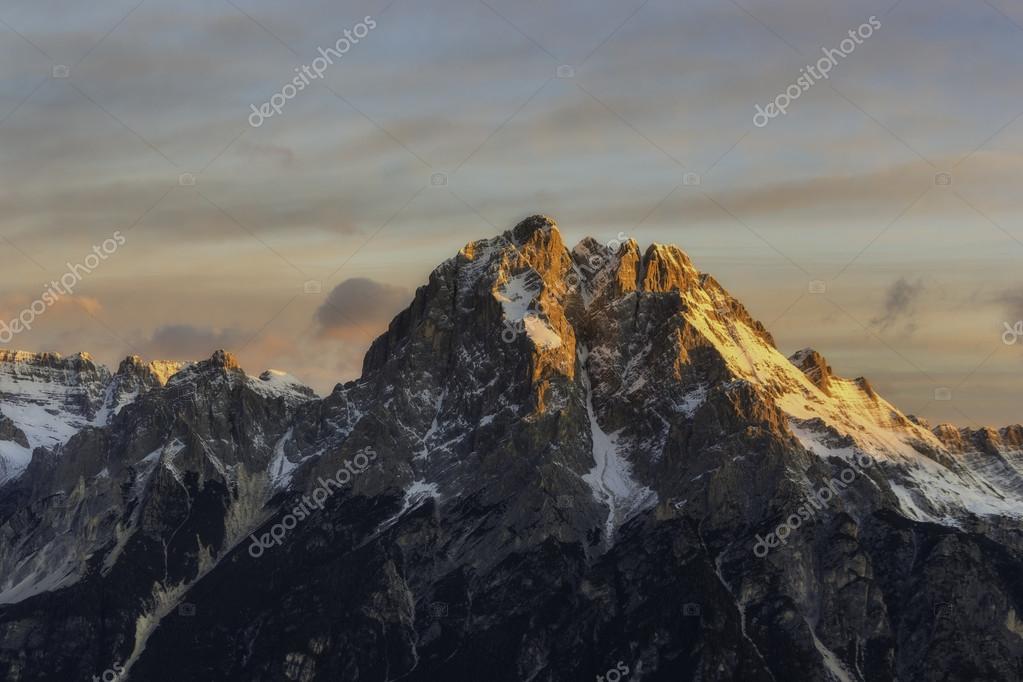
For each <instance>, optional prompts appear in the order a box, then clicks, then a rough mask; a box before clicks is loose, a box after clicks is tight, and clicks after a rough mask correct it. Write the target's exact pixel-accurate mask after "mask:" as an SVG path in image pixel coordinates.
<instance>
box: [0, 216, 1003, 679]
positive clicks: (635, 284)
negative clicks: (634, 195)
mask: <svg viewBox="0 0 1023 682" xmlns="http://www.w3.org/2000/svg"><path fill="white" fill-rule="evenodd" d="M0 415H2V416H0V677H2V678H3V679H4V680H9V681H11V682H22V681H29V680H61V681H64V680H90V679H105V680H112V679H118V680H133V681H136V680H137V681H146V682H149V681H157V680H175V681H179V680H203V681H214V680H244V681H247V682H248V681H253V680H266V681H278V680H297V681H301V682H319V681H327V680H330V681H331V682H337V681H339V680H345V681H348V680H351V681H355V680H358V681H360V682H364V681H379V682H384V681H396V680H407V681H409V682H413V681H423V682H426V681H434V680H449V681H455V680H465V681H466V682H469V681H472V682H476V681H479V680H493V681H496V682H500V681H505V680H507V681H513V680H514V681H519V680H522V681H531V682H541V681H543V682H549V681H574V680H594V679H597V680H612V681H616V680H636V681H641V680H642V681H644V682H645V681H660V680H665V681H668V680H670V681H672V682H675V681H677V680H742V681H744V682H747V681H748V682H755V681H761V680H763V681H768V680H773V681H776V682H790V681H795V680H799V681H817V680H820V681H832V682H850V681H867V680H869V681H871V682H874V681H887V680H890V681H895V680H900V681H904V682H905V681H910V680H950V681H951V680H962V681H964V682H966V681H969V682H973V681H976V680H985V681H996V680H1004V681H1010V680H1020V679H1023V522H1021V519H1023V427H1020V426H1018V425H1016V426H1008V427H1006V428H1003V429H1001V430H994V429H981V430H970V429H959V428H956V427H954V426H951V425H939V426H937V427H934V428H933V429H932V428H931V427H930V426H929V425H928V424H926V422H924V421H923V420H921V419H918V418H915V417H912V416H907V415H904V414H903V413H902V412H900V411H899V410H898V409H897V408H896V407H895V406H893V405H892V404H890V403H889V402H887V401H886V400H885V399H884V398H883V397H881V396H880V395H878V394H877V393H876V391H875V390H874V389H873V388H872V387H871V385H870V383H869V382H868V381H867V380H866V379H864V378H857V379H845V378H842V377H841V376H839V375H838V374H836V373H835V372H834V371H833V369H832V367H831V366H830V365H829V364H828V362H827V360H826V359H825V358H824V357H823V356H822V355H821V354H820V353H818V352H816V351H814V350H811V349H804V350H802V351H799V352H797V353H796V354H794V355H793V356H791V357H786V356H785V355H783V354H782V353H781V352H779V350H778V349H777V348H776V347H775V345H774V341H773V339H772V337H771V334H770V332H769V331H768V330H767V329H765V328H764V327H763V325H761V324H760V323H759V322H757V321H756V320H755V319H753V317H752V316H751V315H750V313H749V312H748V311H747V310H746V308H745V307H744V306H743V305H742V303H741V302H740V301H738V300H736V299H735V298H734V297H733V296H731V295H730V294H729V293H728V292H727V291H726V290H725V289H724V288H723V287H722V286H721V285H720V284H719V283H718V282H717V281H716V280H715V279H714V278H713V277H711V276H710V275H708V274H706V273H702V272H700V271H699V270H698V269H697V268H696V266H695V265H694V264H693V263H692V262H691V260H690V259H689V257H688V256H687V255H686V254H685V253H683V252H682V251H681V250H680V249H678V248H677V247H675V246H670V245H659V244H654V245H651V246H648V247H646V248H645V249H642V248H640V246H639V245H638V244H637V243H636V242H635V241H632V240H622V241H615V242H612V243H608V244H603V243H600V242H597V241H595V240H593V239H586V240H584V241H583V242H581V243H580V244H578V245H576V246H575V247H574V248H572V249H569V248H568V247H566V245H565V244H563V243H562V239H561V235H560V233H559V231H558V229H557V226H556V225H555V223H554V221H552V220H551V219H549V218H547V217H545V216H534V217H531V218H528V219H526V220H525V221H523V222H522V223H520V224H519V225H517V226H515V227H514V228H513V229H512V230H510V231H508V232H506V233H504V234H503V235H500V236H497V237H494V238H491V239H482V240H479V241H474V242H472V243H470V244H467V245H466V246H465V247H464V248H462V249H461V251H459V252H458V253H457V254H456V255H454V256H453V257H452V258H450V259H448V260H447V261H445V262H444V263H442V264H441V265H440V266H439V267H437V268H436V269H435V270H434V271H433V272H432V273H431V275H430V278H429V281H428V282H427V283H426V284H425V285H423V286H421V287H420V288H419V289H418V290H417V291H416V293H415V297H414V299H413V300H412V302H411V303H410V304H409V306H408V308H406V309H405V310H404V311H403V312H401V313H400V314H399V315H398V316H397V317H395V318H394V320H393V321H392V322H391V323H390V326H389V327H388V329H387V331H386V332H384V333H383V334H382V335H381V336H380V337H379V338H377V339H376V341H375V342H374V343H373V344H372V346H371V347H370V349H369V351H368V352H367V353H366V357H365V361H364V366H363V373H362V376H361V377H360V378H359V379H358V380H356V381H351V382H348V383H344V384H339V385H338V386H337V387H336V388H335V389H334V390H333V392H332V393H331V394H330V395H328V396H326V397H324V398H322V399H321V398H319V397H317V396H316V395H315V394H313V392H312V391H311V390H309V389H308V388H306V387H305V386H303V385H302V384H301V382H299V381H298V380H297V379H295V378H293V377H291V376H289V375H287V374H284V373H281V372H276V371H268V372H265V373H263V374H260V375H258V376H251V375H249V374H247V373H246V372H245V371H244V370H243V369H241V368H240V367H239V365H238V363H237V361H236V360H235V359H234V358H233V357H232V356H231V355H230V354H229V353H225V352H223V351H218V352H217V353H216V354H214V355H213V357H211V358H209V359H206V360H201V361H197V362H193V363H187V364H177V363H161V362H155V363H146V362H144V361H142V360H141V359H139V358H138V357H132V358H128V359H126V360H125V361H124V362H122V363H121V365H120V367H119V368H118V370H117V371H116V372H110V371H109V370H107V369H106V368H103V367H101V366H99V365H97V364H95V363H94V362H93V360H92V359H91V358H89V356H87V355H84V354H80V355H77V356H74V357H70V358H62V357H60V356H57V355H54V354H32V353H24V352H6V351H5V352H3V353H0Z"/></svg>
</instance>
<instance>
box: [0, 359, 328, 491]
mask: <svg viewBox="0 0 1023 682" xmlns="http://www.w3.org/2000/svg"><path fill="white" fill-rule="evenodd" d="M221 353H222V352H221ZM224 355H227V356H229V354H224ZM216 357H217V355H216V354H215V355H214V358H216ZM221 357H223V356H221ZM204 362H213V360H210V361H204ZM199 364H202V363H184V362H171V361H166V360H157V361H153V362H148V363H147V362H145V361H143V360H142V359H141V358H140V357H139V356H137V355H132V356H129V357H127V358H125V359H124V360H123V361H122V362H121V363H120V366H119V367H118V369H117V372H115V373H111V372H110V371H109V370H108V369H107V368H106V367H104V366H103V365H99V364H96V363H95V362H94V361H93V359H92V357H91V356H90V355H88V354H87V353H77V354H75V355H72V356H68V357H62V356H61V355H60V354H58V353H30V352H26V351H11V350H0V484H3V483H5V482H7V481H9V480H12V479H14V478H16V477H18V476H20V475H21V474H22V473H23V472H24V471H25V468H26V467H27V466H28V464H29V462H30V461H31V459H32V452H33V450H35V448H39V447H42V448H48V449H51V450H52V449H55V448H57V447H58V446H60V445H62V444H64V443H66V442H67V441H68V440H69V439H70V438H71V437H72V436H74V435H75V434H76V433H78V432H79V431H81V430H82V429H83V428H86V427H89V426H93V427H98V426H105V425H106V424H108V423H109V422H110V420H111V419H113V418H114V416H115V415H117V414H118V413H119V412H120V411H121V410H122V409H123V408H124V407H125V406H126V405H129V404H131V403H133V402H134V401H135V400H137V399H138V398H139V396H141V395H143V394H144V393H146V392H148V391H151V390H154V389H158V388H161V387H163V386H165V385H167V383H168V382H170V381H172V380H174V379H175V377H178V376H179V375H181V373H182V372H183V371H184V370H187V369H189V368H193V367H195V366H196V365H199ZM244 376H245V380H246V381H247V383H248V385H249V386H250V387H251V388H252V390H254V391H256V392H258V393H260V394H263V395H265V396H268V397H272V396H280V397H284V398H285V399H288V400H294V401H302V400H311V399H313V398H315V397H316V395H315V393H313V391H312V389H310V388H308V387H307V386H305V385H303V384H302V382H300V381H299V380H298V379H296V378H295V377H292V376H291V375H289V374H285V373H284V372H278V371H276V370H269V371H268V372H264V373H263V374H262V375H260V376H259V377H249V376H248V375H244Z"/></svg>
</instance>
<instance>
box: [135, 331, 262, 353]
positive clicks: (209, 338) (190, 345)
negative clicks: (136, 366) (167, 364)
mask: <svg viewBox="0 0 1023 682" xmlns="http://www.w3.org/2000/svg"><path fill="white" fill-rule="evenodd" d="M245 341H246V335H245V334H244V333H243V332H241V331H240V330H238V329H214V328H213V327H193V326H192V325H190V324H169V325H164V326H162V327H157V329H156V330H155V331H154V332H153V336H152V337H151V338H150V339H148V340H147V341H146V342H145V346H146V351H147V352H146V355H147V356H148V357H152V358H159V359H161V360H164V359H165V360H199V359H202V358H206V357H209V356H210V355H212V354H213V351H215V350H217V349H220V348H223V349H226V350H234V351H237V350H238V347H239V346H241V345H242V344H243V343H245Z"/></svg>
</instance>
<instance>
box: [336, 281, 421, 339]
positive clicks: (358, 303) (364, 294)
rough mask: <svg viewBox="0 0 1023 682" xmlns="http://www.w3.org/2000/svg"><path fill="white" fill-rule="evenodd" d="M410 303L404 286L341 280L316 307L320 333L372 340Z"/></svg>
mask: <svg viewBox="0 0 1023 682" xmlns="http://www.w3.org/2000/svg"><path fill="white" fill-rule="evenodd" d="M408 303H409V292H408V290H406V289H405V288H403V287H398V286H394V285H392V284H382V283H380V282H375V281H373V280H371V279H368V278H365V277H353V278H351V279H346V280H345V281H343V282H341V283H340V284H338V285H337V286H336V287H334V289H333V290H332V291H331V292H330V294H328V295H327V299H326V300H325V301H324V302H323V304H322V305H321V306H320V307H319V308H318V309H317V310H316V321H317V322H318V323H319V325H320V333H321V335H325V336H334V337H338V338H344V339H349V340H352V339H361V340H363V341H366V340H372V338H373V336H375V335H376V334H377V333H379V332H380V331H382V330H383V329H384V328H385V327H386V325H387V323H388V322H390V320H391V318H393V317H394V316H395V315H396V314H397V313H398V312H399V311H400V310H401V309H402V308H404V307H405V306H406V305H408Z"/></svg>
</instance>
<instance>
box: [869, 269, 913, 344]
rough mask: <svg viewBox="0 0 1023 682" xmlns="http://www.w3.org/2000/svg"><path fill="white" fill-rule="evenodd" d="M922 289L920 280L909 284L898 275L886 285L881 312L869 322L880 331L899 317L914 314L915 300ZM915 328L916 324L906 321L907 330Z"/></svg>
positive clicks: (908, 316) (909, 316)
mask: <svg viewBox="0 0 1023 682" xmlns="http://www.w3.org/2000/svg"><path fill="white" fill-rule="evenodd" d="M923 291H924V285H923V282H922V281H921V280H917V281H916V283H915V284H911V283H910V282H908V281H907V280H906V278H905V277H900V278H899V279H897V280H896V281H895V283H894V284H892V285H891V286H890V287H888V291H887V292H886V294H885V301H884V310H883V312H882V314H881V315H878V316H877V317H875V318H873V319H872V320H871V321H870V323H871V324H872V325H874V326H875V327H878V328H879V329H880V330H881V331H885V330H886V329H888V328H889V327H891V326H892V325H893V324H895V323H896V322H898V321H899V320H900V319H903V318H911V317H912V316H913V314H914V307H915V305H916V302H917V300H918V299H919V298H920V294H922V293H923ZM915 328H916V326H915V325H914V324H913V323H912V321H909V322H908V323H907V331H910V332H912V331H913V330H914V329H915Z"/></svg>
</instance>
